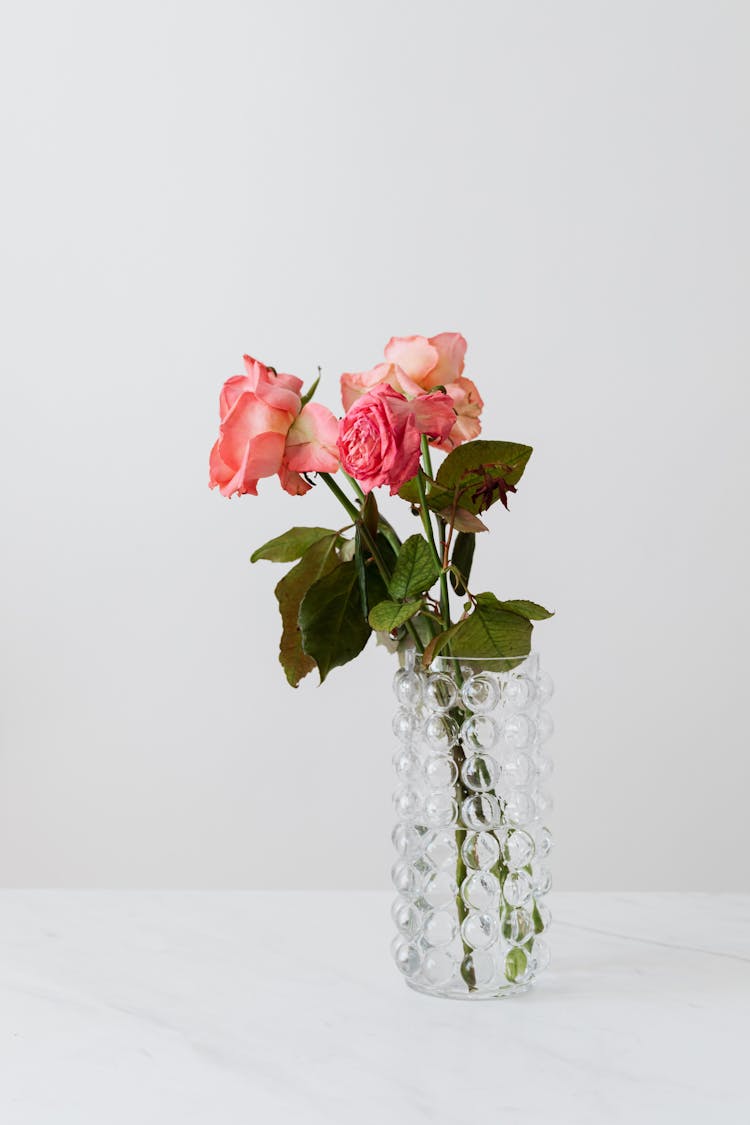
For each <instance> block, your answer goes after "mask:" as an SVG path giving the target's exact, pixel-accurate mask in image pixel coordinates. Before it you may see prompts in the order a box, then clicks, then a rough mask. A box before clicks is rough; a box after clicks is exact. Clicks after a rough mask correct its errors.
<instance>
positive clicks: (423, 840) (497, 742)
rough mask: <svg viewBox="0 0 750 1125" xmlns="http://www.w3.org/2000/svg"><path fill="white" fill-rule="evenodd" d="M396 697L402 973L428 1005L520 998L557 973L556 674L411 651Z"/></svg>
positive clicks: (396, 875)
mask: <svg viewBox="0 0 750 1125" xmlns="http://www.w3.org/2000/svg"><path fill="white" fill-rule="evenodd" d="M394 691H395V694H396V698H397V700H398V709H397V711H396V714H395V717H394V720H393V730H394V734H395V735H396V738H397V740H398V747H397V749H396V752H395V754H394V759H393V760H394V766H395V769H396V774H397V778H398V782H397V787H396V791H395V793H394V804H395V811H396V820H397V823H396V826H395V828H394V830H393V843H394V846H395V849H396V852H397V858H396V862H395V863H394V865H393V869H392V878H393V884H394V886H395V888H396V892H397V895H398V897H397V898H396V901H395V902H394V905H393V920H394V922H395V925H396V929H397V934H396V937H395V938H394V940H393V956H394V959H395V962H396V965H397V966H398V968H399V969H400V971H401V972H402V973H403V975H404V977H405V978H406V981H407V983H408V984H409V985H410V987H411V988H414V989H416V990H417V991H419V992H425V993H428V994H430V995H432V996H443V997H453V998H457V999H468V1000H481V999H489V998H494V997H501V996H510V995H513V994H516V993H520V992H525V991H526V990H527V989H528V988H529V987H530V985H531V984H532V983H533V981H534V980H535V979H536V977H537V976H538V975H539V973H540V972H542V971H543V970H544V969H545V968H546V966H547V964H548V963H549V949H548V945H547V942H546V931H547V930H548V928H549V924H550V914H549V908H548V907H547V906H546V904H545V896H546V894H547V892H548V891H549V888H550V873H549V867H548V856H549V853H550V849H551V846H552V837H551V835H550V832H549V829H548V827H547V817H548V813H549V811H550V808H551V801H550V798H549V797H548V795H547V791H546V784H545V783H546V780H547V778H548V777H549V775H550V773H551V770H552V762H551V759H550V758H549V757H548V754H547V748H546V744H547V741H548V739H549V737H550V735H551V733H552V720H551V718H550V716H549V713H548V712H547V711H546V710H545V705H546V703H547V701H548V700H549V698H550V696H551V695H552V684H551V681H550V679H549V676H548V675H547V674H546V673H545V672H543V671H541V670H540V668H539V658H538V656H537V655H536V654H532V655H530V656H526V657H513V658H507V659H496V660H485V659H482V660H471V659H466V660H465V659H463V658H461V659H458V660H455V659H438V660H435V661H433V663H432V665H431V666H430V668H429V669H428V670H423V669H422V668H421V666H420V664H419V659H418V657H415V655H414V653H413V652H411V653H408V654H407V657H406V663H405V666H404V667H402V668H399V670H398V671H397V673H396V676H395V680H394Z"/></svg>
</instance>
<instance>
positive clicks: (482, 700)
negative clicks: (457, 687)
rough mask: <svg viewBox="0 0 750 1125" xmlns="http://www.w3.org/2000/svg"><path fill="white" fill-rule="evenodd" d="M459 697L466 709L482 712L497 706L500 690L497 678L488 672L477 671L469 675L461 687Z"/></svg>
mask: <svg viewBox="0 0 750 1125" xmlns="http://www.w3.org/2000/svg"><path fill="white" fill-rule="evenodd" d="M461 699H462V701H463V704H464V707H465V708H466V710H467V711H474V712H475V713H477V714H483V713H484V712H485V711H492V710H493V708H495V707H497V704H498V702H499V699H500V690H499V688H498V686H497V680H496V679H495V678H494V677H493V676H492V675H490V673H489V672H478V673H477V675H476V676H470V677H469V679H468V680H467V681H466V683H465V684H464V686H463V687H462V688H461Z"/></svg>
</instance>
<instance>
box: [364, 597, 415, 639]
mask: <svg viewBox="0 0 750 1125" xmlns="http://www.w3.org/2000/svg"><path fill="white" fill-rule="evenodd" d="M423 604H424V603H423V602H422V601H421V599H420V600H419V601H416V602H406V604H404V603H402V602H391V601H384V602H380V603H379V604H378V605H376V606H374V607H373V608H372V609H371V610H370V617H369V621H370V624H371V625H372V627H373V629H378V630H379V631H380V632H384V633H392V632H393V630H394V629H398V628H399V626H400V625H403V624H404V622H405V621H409V620H411V618H412V617H414V615H415V614H416V613H419V611H420V609H421V608H422V605H423Z"/></svg>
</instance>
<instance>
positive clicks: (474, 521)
mask: <svg viewBox="0 0 750 1125" xmlns="http://www.w3.org/2000/svg"><path fill="white" fill-rule="evenodd" d="M427 506H428V508H429V506H430V505H429V503H428V505H427ZM438 515H439V516H441V517H442V519H444V520H445V522H446V523H449V524H452V525H453V527H455V529H456V531H470V532H472V534H474V535H477V534H478V533H479V532H480V531H488V530H489V529H488V527H487V524H486V523H482V521H481V520H480V518H479V516H475V515H473V514H472V513H471V512H467V511H466V508H456V509H455V510H454V509H453V508H443V510H442V511H441V512H438Z"/></svg>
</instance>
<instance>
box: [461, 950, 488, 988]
mask: <svg viewBox="0 0 750 1125" xmlns="http://www.w3.org/2000/svg"><path fill="white" fill-rule="evenodd" d="M461 976H462V977H463V978H464V980H465V981H466V984H467V985H468V986H469V988H487V986H488V985H490V984H492V982H493V980H494V979H495V959H494V957H493V956H492V954H491V953H488V952H487V951H486V950H482V949H473V950H472V951H471V953H469V954H468V955H467V956H466V957H464V959H463V961H462V962H461Z"/></svg>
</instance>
